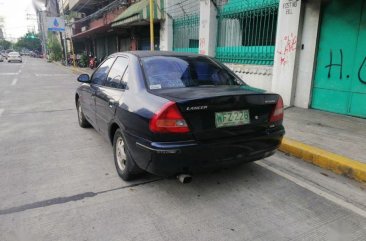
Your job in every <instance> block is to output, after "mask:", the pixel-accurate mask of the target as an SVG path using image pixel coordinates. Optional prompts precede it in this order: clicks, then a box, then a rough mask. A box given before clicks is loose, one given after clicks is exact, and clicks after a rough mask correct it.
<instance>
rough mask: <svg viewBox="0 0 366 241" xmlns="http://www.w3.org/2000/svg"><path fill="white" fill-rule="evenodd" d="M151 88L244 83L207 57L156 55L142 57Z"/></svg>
mask: <svg viewBox="0 0 366 241" xmlns="http://www.w3.org/2000/svg"><path fill="white" fill-rule="evenodd" d="M142 62H143V68H144V71H145V75H146V78H147V82H148V86H149V88H150V89H168V88H184V87H196V86H205V85H240V84H244V83H243V82H242V81H241V80H238V79H237V78H235V76H234V75H233V74H231V73H230V72H229V71H227V70H226V69H224V68H223V67H222V66H220V65H218V64H217V63H215V62H213V61H212V60H210V59H209V58H205V57H165V56H154V57H146V58H143V59H142Z"/></svg>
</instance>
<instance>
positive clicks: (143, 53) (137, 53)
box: [116, 51, 207, 58]
mask: <svg viewBox="0 0 366 241" xmlns="http://www.w3.org/2000/svg"><path fill="white" fill-rule="evenodd" d="M116 54H117V55H119V54H132V55H135V56H137V57H139V58H144V57H153V56H182V57H184V56H191V57H192V56H196V57H198V56H204V55H200V54H194V53H180V52H173V51H128V52H119V53H116ZM205 57H207V56H205Z"/></svg>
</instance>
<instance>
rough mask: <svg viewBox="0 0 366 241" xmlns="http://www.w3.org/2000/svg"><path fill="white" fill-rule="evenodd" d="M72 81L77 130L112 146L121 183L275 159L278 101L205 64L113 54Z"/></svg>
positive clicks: (161, 55)
mask: <svg viewBox="0 0 366 241" xmlns="http://www.w3.org/2000/svg"><path fill="white" fill-rule="evenodd" d="M78 81H79V82H81V85H80V86H79V87H78V88H77V91H76V94H75V104H76V109H77V114H78V121H79V125H80V126H81V127H83V128H85V127H89V126H92V127H94V128H95V129H96V130H97V131H98V132H99V133H100V134H101V135H102V136H104V137H105V138H106V139H107V140H108V141H109V142H110V143H111V144H112V146H113V154H114V162H115V166H116V169H117V172H118V174H119V175H120V176H121V177H122V179H124V180H131V179H132V178H134V177H135V176H136V174H138V173H141V172H144V171H145V172H149V173H152V174H155V175H158V176H174V175H182V174H186V175H192V174H194V173H199V172H202V171H207V170H213V169H220V168H223V167H232V166H235V165H239V164H242V163H246V162H252V161H256V160H260V159H263V158H265V157H268V156H271V155H272V154H274V152H275V151H276V149H277V148H278V147H279V145H280V143H281V141H282V137H283V136H284V133H285V130H284V127H283V125H282V121H283V101H282V98H281V96H279V95H278V94H274V93H265V92H264V91H262V90H259V89H256V88H253V87H250V86H248V85H247V84H246V83H245V82H244V81H243V80H241V79H240V78H239V77H238V76H237V75H235V74H234V73H233V72H232V71H231V70H229V69H228V68H227V67H226V66H225V65H223V64H222V63H220V62H219V61H217V60H216V59H214V58H211V57H207V56H202V55H197V54H182V53H175V52H159V51H156V52H147V51H146V52H145V51H136V52H124V53H116V54H113V55H111V56H109V57H107V58H106V59H105V60H104V62H102V63H101V64H100V65H99V67H98V68H97V69H96V70H95V72H94V73H93V74H92V76H89V75H87V74H83V75H80V76H79V78H78Z"/></svg>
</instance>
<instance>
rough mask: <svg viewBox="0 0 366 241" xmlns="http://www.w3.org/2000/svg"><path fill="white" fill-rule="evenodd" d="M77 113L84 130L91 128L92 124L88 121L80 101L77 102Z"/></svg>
mask: <svg viewBox="0 0 366 241" xmlns="http://www.w3.org/2000/svg"><path fill="white" fill-rule="evenodd" d="M76 111H77V114H78V122H79V126H80V127H82V128H88V127H90V123H89V122H88V121H87V120H86V118H85V115H84V113H83V109H82V106H81V103H80V100H79V99H78V100H77V103H76Z"/></svg>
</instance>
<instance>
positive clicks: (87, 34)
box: [72, 25, 113, 39]
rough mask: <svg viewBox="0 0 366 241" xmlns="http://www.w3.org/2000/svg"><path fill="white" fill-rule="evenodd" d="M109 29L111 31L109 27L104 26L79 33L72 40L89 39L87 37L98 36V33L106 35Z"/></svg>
mask: <svg viewBox="0 0 366 241" xmlns="http://www.w3.org/2000/svg"><path fill="white" fill-rule="evenodd" d="M108 29H110V27H109V25H104V26H100V27H96V28H92V29H88V30H86V31H84V32H80V33H77V34H75V35H73V36H72V38H75V39H77V38H87V37H90V36H92V35H95V34H98V33H105V32H106V31H107V30H108ZM112 31H113V30H112Z"/></svg>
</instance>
